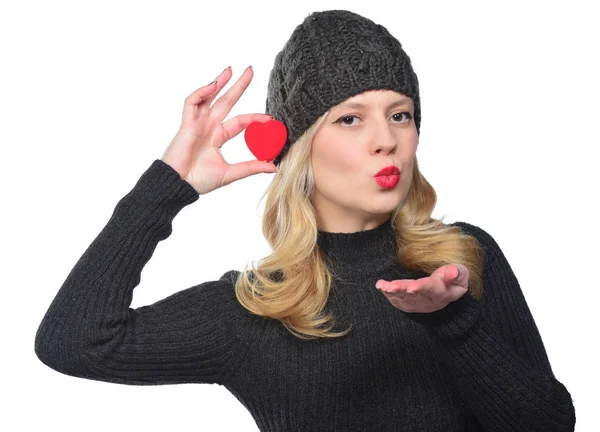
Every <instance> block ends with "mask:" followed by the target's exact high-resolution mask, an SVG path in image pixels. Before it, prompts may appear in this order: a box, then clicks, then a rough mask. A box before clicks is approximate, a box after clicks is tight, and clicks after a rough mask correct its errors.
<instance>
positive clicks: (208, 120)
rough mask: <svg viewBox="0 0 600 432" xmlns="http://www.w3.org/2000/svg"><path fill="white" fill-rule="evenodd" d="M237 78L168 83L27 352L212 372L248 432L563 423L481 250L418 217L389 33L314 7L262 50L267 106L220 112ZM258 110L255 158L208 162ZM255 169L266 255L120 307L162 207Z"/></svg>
mask: <svg viewBox="0 0 600 432" xmlns="http://www.w3.org/2000/svg"><path fill="white" fill-rule="evenodd" d="M252 76H253V72H252V68H250V67H249V68H247V69H246V70H245V71H244V72H243V73H242V75H241V77H240V78H239V79H238V81H237V82H235V84H233V85H232V86H231V87H230V88H229V90H227V92H226V93H224V95H223V96H221V97H220V98H218V99H217V95H218V94H219V92H220V91H221V90H222V89H223V87H224V86H225V85H226V84H227V83H228V82H229V80H230V79H231V77H232V71H231V68H227V69H225V70H224V71H223V72H222V73H221V74H220V75H219V76H217V77H216V80H215V81H214V82H212V83H210V84H208V85H206V86H203V87H201V88H199V89H198V90H196V91H194V92H193V93H192V94H190V95H189V96H188V97H187V98H186V100H185V103H184V108H183V118H182V123H181V127H180V129H179V131H178V132H177V134H176V136H175V138H174V139H173V141H172V142H171V143H170V145H169V146H168V148H167V149H166V151H165V152H164V154H163V156H162V158H161V159H157V160H155V161H154V162H153V163H152V165H151V166H150V167H149V168H148V170H147V171H146V172H145V173H143V175H142V176H141V177H140V179H139V181H138V182H137V184H136V185H135V186H134V187H133V189H132V190H131V191H130V192H129V193H128V194H127V195H126V196H124V197H123V198H122V199H121V200H120V201H119V202H118V204H117V205H116V208H115V210H114V213H113V215H112V217H111V219H110V220H109V222H108V223H107V225H106V226H105V227H104V229H103V230H102V231H101V232H100V234H99V235H98V237H97V238H96V239H95V240H94V242H93V243H92V244H91V245H90V246H89V247H88V249H87V250H86V251H85V253H84V254H83V256H82V257H81V258H80V260H79V261H78V263H77V264H76V265H75V267H74V268H73V270H72V271H71V273H70V274H69V276H68V277H67V279H66V281H65V282H64V284H63V286H62V287H61V288H60V291H59V292H58V294H57V296H56V298H55V299H54V301H53V302H52V304H51V305H50V308H49V310H48V311H47V313H46V315H45V317H44V319H43V321H42V323H41V324H40V327H39V329H38V331H37V334H36V341H35V350H36V353H37V355H38V357H39V358H40V360H41V361H42V362H44V363H45V364H47V365H48V366H49V367H51V368H52V369H55V370H57V371H59V372H62V373H64V374H68V375H72V376H76V377H81V378H87V379H92V380H100V381H107V382H113V383H121V384H131V385H161V384H177V383H210V384H219V385H222V386H225V387H226V388H227V389H228V390H229V391H231V393H232V394H234V395H235V396H236V397H237V398H238V399H239V400H240V402H241V403H242V404H243V405H244V406H245V407H246V408H247V409H248V410H249V412H250V413H251V414H252V416H253V418H254V419H255V420H256V424H257V426H258V427H259V428H260V430H261V431H344V432H348V431H361V432H363V431H430V430H440V431H441V430H443V431H463V432H466V431H498V432H499V431H527V432H532V431H544V432H547V431H572V430H573V429H574V424H575V411H574V406H573V402H572V399H571V395H570V393H569V392H568V391H567V389H566V388H565V386H564V385H563V384H562V383H561V382H560V381H558V380H557V379H556V377H555V376H554V374H553V372H552V369H551V366H550V362H549V360H548V357H547V355H546V350H545V348H544V344H543V342H542V339H541V336H540V334H539V331H538V329H537V327H536V324H535V321H534V319H533V317H532V315H531V312H530V310H529V308H528V306H527V303H526V301H525V298H524V296H523V293H522V291H521V289H520V286H519V283H518V281H517V279H516V277H515V275H514V273H513V272H512V270H511V267H510V265H509V263H508V261H507V259H506V257H505V256H504V255H503V253H502V251H501V249H500V247H499V246H498V244H497V243H496V242H495V241H494V239H493V238H492V236H491V235H490V234H489V233H487V232H486V231H485V230H483V229H482V228H479V227H477V226H475V225H472V224H469V223H466V222H455V223H451V224H446V223H443V222H442V221H441V220H436V219H433V218H432V217H431V214H432V211H433V208H434V206H435V203H436V194H435V191H434V189H433V187H432V186H431V185H430V184H429V183H428V182H427V180H426V179H425V177H424V176H423V175H422V174H421V172H420V171H419V166H418V163H417V158H416V151H417V146H418V141H419V130H420V122H421V109H420V98H419V86H418V80H417V76H416V74H415V73H414V71H413V69H412V66H411V62H410V59H409V58H408V56H407V55H406V53H405V52H404V50H403V49H402V46H401V44H400V42H399V41H398V40H397V39H395V38H394V37H393V36H391V35H390V33H389V32H388V31H387V30H386V29H385V28H384V27H383V26H381V25H377V24H375V23H374V22H372V21H370V20H369V19H367V18H365V17H362V16H360V15H358V14H355V13H353V12H350V11H343V10H333V11H323V12H315V13H313V14H311V15H309V16H308V17H307V18H306V19H305V20H304V21H303V22H302V23H301V24H300V25H299V26H298V27H297V28H296V29H295V30H294V32H293V34H292V36H291V37H290V39H289V40H288V41H287V43H286V44H285V46H284V48H283V49H282V51H281V52H280V53H279V54H278V55H277V57H276V59H275V63H274V67H273V70H272V71H271V75H270V80H269V88H268V96H267V104H266V108H267V109H266V111H267V114H258V113H256V114H245V115H239V116H236V117H234V118H232V119H230V120H227V121H224V119H225V117H226V116H227V114H228V113H229V112H230V110H231V109H232V107H233V105H234V104H235V103H236V102H237V101H238V100H239V98H240V96H241V95H242V94H243V92H244V91H245V89H246V88H247V87H248V85H249V84H250V82H251V79H252ZM272 118H274V119H276V120H279V121H281V122H282V123H283V124H284V125H285V126H286V128H287V131H288V140H287V142H286V143H285V146H284V147H283V149H282V150H281V153H280V154H279V155H278V156H277V157H276V158H275V159H274V160H273V161H258V160H252V161H247V162H243V163H237V164H228V163H227V162H226V161H225V160H224V158H223V156H222V154H221V147H222V146H223V145H224V144H225V143H226V142H227V141H228V140H230V139H231V138H233V137H235V136H237V135H238V134H240V133H241V132H242V131H243V130H244V129H245V128H246V127H247V126H248V125H249V124H250V123H251V122H253V121H258V122H266V121H268V120H270V119H272ZM258 173H273V174H274V177H273V179H272V182H271V183H270V185H269V188H268V190H267V192H266V198H267V200H266V207H265V213H264V220H263V233H264V235H265V237H266V239H267V240H268V242H269V244H270V245H271V247H272V253H271V254H270V255H268V256H267V257H264V258H263V259H262V260H260V261H259V263H258V265H257V266H256V267H254V266H252V268H251V269H249V268H248V266H246V268H245V269H244V270H243V271H237V270H231V271H228V272H226V273H225V274H223V276H222V277H221V278H220V279H219V280H213V281H207V282H204V283H200V284H198V285H196V286H193V287H190V288H188V289H186V290H183V291H180V292H178V293H176V294H173V295H171V296H169V297H167V298H165V299H163V300H161V301H158V302H156V303H154V304H152V305H149V306H142V307H139V308H137V309H132V308H130V304H131V300H132V293H133V290H134V288H135V286H136V285H137V284H138V283H139V280H140V273H141V271H142V269H143V267H144V265H145V264H146V263H147V262H148V260H149V259H150V257H151V256H152V254H153V251H154V249H155V248H156V246H157V244H158V242H160V241H161V240H164V239H166V238H167V237H168V236H169V235H170V234H171V230H172V221H173V218H174V217H175V216H176V215H177V214H178V212H179V211H180V210H181V209H182V208H184V207H185V206H187V205H189V204H191V203H193V202H195V201H196V200H198V199H199V198H200V196H201V195H205V194H208V193H210V192H212V191H214V190H215V189H217V188H220V187H223V186H227V185H229V184H231V183H232V182H235V181H239V180H241V179H244V178H246V177H248V176H251V175H254V174H258ZM200 201H201V199H200Z"/></svg>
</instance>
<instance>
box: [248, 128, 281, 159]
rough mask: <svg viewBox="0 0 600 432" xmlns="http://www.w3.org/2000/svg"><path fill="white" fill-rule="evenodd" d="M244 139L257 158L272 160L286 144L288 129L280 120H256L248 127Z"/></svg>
mask: <svg viewBox="0 0 600 432" xmlns="http://www.w3.org/2000/svg"><path fill="white" fill-rule="evenodd" d="M244 139H245V140H246V145H247V146H248V149H249V150H250V151H251V152H252V154H253V155H254V156H255V157H256V159H258V160H261V161H269V162H270V161H272V160H273V159H275V157H277V155H278V154H279V153H280V152H281V149H282V148H283V146H284V145H285V141H286V140H287V129H286V127H285V125H284V124H283V123H282V122H280V121H279V120H269V121H268V122H265V123H262V122H258V121H254V122H252V123H250V124H249V125H248V126H247V127H246V131H245V132H244Z"/></svg>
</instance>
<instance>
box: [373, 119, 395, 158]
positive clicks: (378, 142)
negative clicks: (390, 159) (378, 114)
mask: <svg viewBox="0 0 600 432" xmlns="http://www.w3.org/2000/svg"><path fill="white" fill-rule="evenodd" d="M374 129H375V130H374V131H373V133H372V134H371V137H372V138H371V147H372V148H371V150H372V152H373V153H375V154H377V153H382V152H383V153H384V154H394V153H395V152H396V149H397V148H398V142H397V138H396V135H394V133H393V132H392V131H391V130H390V127H389V125H387V124H377V125H376V126H375V127H374Z"/></svg>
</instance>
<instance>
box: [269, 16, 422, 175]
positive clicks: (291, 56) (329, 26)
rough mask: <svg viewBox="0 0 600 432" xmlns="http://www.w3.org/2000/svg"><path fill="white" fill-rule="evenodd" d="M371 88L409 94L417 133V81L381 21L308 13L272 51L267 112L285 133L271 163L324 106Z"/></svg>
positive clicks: (400, 49) (324, 110) (326, 107)
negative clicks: (285, 130) (272, 59)
mask: <svg viewBox="0 0 600 432" xmlns="http://www.w3.org/2000/svg"><path fill="white" fill-rule="evenodd" d="M375 89H385V90H394V91H397V92H399V93H402V94H404V95H406V96H408V97H410V98H411V99H412V101H413V103H414V105H415V115H414V120H415V125H416V127H417V133H419V126H420V124H421V109H420V108H421V107H420V101H419V81H418V80H417V75H416V74H415V72H414V71H413V68H412V64H411V61H410V58H409V57H408V55H407V54H406V53H405V52H404V50H403V49H402V45H401V44H400V42H399V41H398V40H397V39H396V38H394V37H393V36H392V35H391V34H390V33H389V32H388V30H387V29H386V28H385V27H383V26H382V25H379V24H376V23H374V22H373V21H371V20H370V19H368V18H365V17H363V16H361V15H358V14H356V13H354V12H350V11H347V10H328V11H321V12H313V13H311V14H310V15H308V16H307V17H306V18H305V19H304V21H303V22H302V24H300V25H298V26H297V27H296V29H295V30H294V32H293V33H292V35H291V37H290V38H289V40H288V41H287V42H286V44H285V45H284V47H283V49H282V50H281V51H280V52H279V53H278V54H277V56H276V57H275V63H274V66H273V69H272V70H271V74H270V77H269V85H268V92H267V103H266V111H265V112H266V114H271V115H272V116H273V118H274V119H275V120H279V121H281V122H282V123H283V124H284V125H285V126H286V128H287V133H288V137H287V141H286V143H285V145H284V147H283V148H282V150H281V152H280V153H279V155H277V157H276V158H275V159H274V160H273V164H275V165H279V162H280V161H281V159H282V158H283V157H284V156H285V154H286V153H287V152H288V150H289V148H290V145H291V144H292V143H293V142H294V141H296V140H297V139H298V138H299V137H300V136H301V135H302V134H303V133H304V132H306V130H307V129H308V128H309V127H310V126H311V125H312V124H313V123H314V122H315V121H316V120H317V118H319V117H320V116H321V115H323V114H324V113H325V112H326V111H327V110H328V109H330V108H331V107H333V106H335V105H337V104H339V103H342V102H343V101H345V100H346V99H348V98H350V97H352V96H356V95H358V94H360V93H362V92H364V91H367V90H375Z"/></svg>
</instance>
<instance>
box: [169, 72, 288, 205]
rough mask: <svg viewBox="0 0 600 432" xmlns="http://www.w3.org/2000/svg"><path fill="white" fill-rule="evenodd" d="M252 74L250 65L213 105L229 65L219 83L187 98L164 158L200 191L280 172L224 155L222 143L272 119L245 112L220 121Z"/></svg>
mask: <svg viewBox="0 0 600 432" xmlns="http://www.w3.org/2000/svg"><path fill="white" fill-rule="evenodd" d="M253 75H254V72H253V71H252V67H251V66H249V67H248V68H246V70H245V71H244V72H243V73H242V76H241V77H240V78H239V79H238V81H237V82H236V83H235V84H234V85H232V86H231V88H229V90H227V92H225V94H224V95H223V96H221V97H220V98H219V99H218V100H217V101H216V102H215V103H214V104H213V106H210V104H211V102H212V101H213V100H214V98H215V97H216V96H217V95H218V94H219V91H221V89H222V88H223V87H224V86H225V84H227V82H228V81H229V79H230V78H231V76H232V72H231V66H230V67H228V68H227V69H225V70H224V71H223V72H221V74H220V75H219V76H218V77H217V83H216V84H215V83H214V82H213V83H211V84H209V85H207V86H204V87H200V88H199V89H198V90H196V91H194V92H193V93H192V94H190V95H189V96H188V97H187V98H186V99H185V103H184V106H183V117H182V122H181V126H180V127H179V131H178V132H177V134H176V135H175V138H173V140H172V141H171V144H169V147H167V149H166V150H165V153H164V154H163V156H162V158H161V160H162V161H163V162H165V163H167V164H169V165H170V166H171V167H173V169H175V170H176V171H177V172H178V173H179V175H180V176H181V178H182V179H184V180H186V181H187V182H188V183H190V184H191V185H192V186H193V187H194V189H196V191H198V193H199V194H206V193H208V192H211V191H213V190H215V189H217V188H219V187H221V186H226V185H228V184H230V183H232V182H234V181H236V180H240V179H243V178H245V177H249V176H251V175H253V174H259V173H263V172H264V173H272V172H276V171H277V167H276V166H275V165H274V164H272V163H269V162H267V161H259V160H251V161H247V162H240V163H236V164H229V163H227V162H226V161H225V159H224V158H223V155H222V154H221V147H222V146H223V144H225V142H226V141H228V140H230V139H231V138H233V137H235V136H236V135H238V134H239V133H240V132H241V131H242V130H244V129H245V128H246V127H247V126H248V125H249V124H250V123H251V122H253V121H260V122H267V121H269V120H271V119H272V117H271V116H269V115H267V114H260V113H256V114H242V115H239V116H236V117H233V118H231V119H229V120H227V121H226V122H225V123H223V124H221V122H222V121H223V119H224V118H225V117H226V116H227V114H229V111H230V110H231V108H232V107H233V105H234V104H235V103H236V102H237V101H238V99H239V98H240V96H241V95H242V93H243V92H244V91H245V90H246V88H247V87H248V85H249V84H250V81H251V80H252V76H253Z"/></svg>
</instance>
